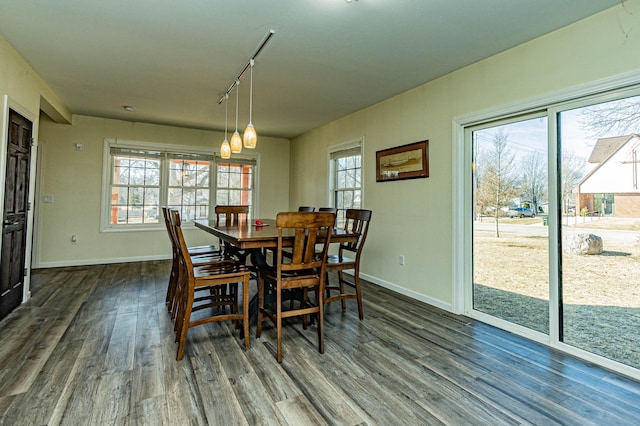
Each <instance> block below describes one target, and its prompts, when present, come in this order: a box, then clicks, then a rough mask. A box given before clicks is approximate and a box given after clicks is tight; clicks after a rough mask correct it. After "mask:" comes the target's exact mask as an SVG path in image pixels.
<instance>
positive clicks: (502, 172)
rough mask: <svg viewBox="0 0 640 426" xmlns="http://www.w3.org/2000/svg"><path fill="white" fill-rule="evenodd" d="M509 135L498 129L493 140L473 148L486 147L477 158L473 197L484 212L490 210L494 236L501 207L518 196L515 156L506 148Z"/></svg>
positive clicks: (478, 143) (477, 144) (497, 227)
mask: <svg viewBox="0 0 640 426" xmlns="http://www.w3.org/2000/svg"><path fill="white" fill-rule="evenodd" d="M508 138H509V135H508V134H507V133H506V132H505V131H504V128H502V127H500V128H498V130H497V131H496V132H495V133H494V134H493V138H492V139H491V140H490V141H489V142H487V143H486V144H485V143H482V142H478V141H476V147H475V149H476V150H478V149H479V145H480V144H482V145H486V148H484V149H482V152H483V155H482V156H481V157H480V159H481V160H482V163H476V168H477V169H476V170H477V173H479V175H477V176H476V179H477V180H476V185H477V189H476V197H477V203H478V204H479V205H482V206H483V207H484V209H485V210H492V211H493V214H494V217H495V223H496V237H500V228H499V225H498V223H499V222H498V219H499V214H500V211H501V209H502V208H503V207H507V206H509V205H510V204H511V202H512V200H513V199H514V198H515V197H516V196H517V195H518V189H517V179H516V178H515V177H514V176H513V171H514V168H515V162H514V157H515V156H514V154H513V153H512V151H511V149H510V148H509V145H508Z"/></svg>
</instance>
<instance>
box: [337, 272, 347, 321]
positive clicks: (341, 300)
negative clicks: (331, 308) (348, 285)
mask: <svg viewBox="0 0 640 426" xmlns="http://www.w3.org/2000/svg"><path fill="white" fill-rule="evenodd" d="M338 284H340V295H341V296H344V294H345V293H344V279H343V277H342V271H338ZM340 303H342V310H343V311H346V310H347V300H346V299H345V298H344V297H342V298H341V299H340Z"/></svg>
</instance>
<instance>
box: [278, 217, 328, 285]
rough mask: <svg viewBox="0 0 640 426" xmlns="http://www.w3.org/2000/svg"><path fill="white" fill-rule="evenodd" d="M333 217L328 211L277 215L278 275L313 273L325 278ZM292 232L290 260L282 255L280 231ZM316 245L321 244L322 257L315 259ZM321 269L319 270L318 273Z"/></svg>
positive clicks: (281, 233) (281, 235) (281, 232)
mask: <svg viewBox="0 0 640 426" xmlns="http://www.w3.org/2000/svg"><path fill="white" fill-rule="evenodd" d="M334 222H335V215H334V214H333V213H330V212H317V213H314V212H283V213H278V215H277V216H276V227H277V228H278V249H277V256H276V263H277V274H278V277H280V276H281V273H282V272H288V271H303V270H316V271H315V273H316V274H317V273H319V272H321V274H322V275H321V276H324V270H323V269H324V265H325V262H326V257H327V250H328V248H329V243H330V242H331V234H332V233H333V223H334ZM285 230H293V231H294V235H295V238H294V242H293V247H291V250H292V251H291V257H288V256H283V255H282V247H283V231H285ZM316 244H322V256H316ZM320 270H322V271H320Z"/></svg>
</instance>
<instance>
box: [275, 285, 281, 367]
mask: <svg viewBox="0 0 640 426" xmlns="http://www.w3.org/2000/svg"><path fill="white" fill-rule="evenodd" d="M276 327H277V329H278V363H282V290H281V289H279V288H278V290H277V291H276Z"/></svg>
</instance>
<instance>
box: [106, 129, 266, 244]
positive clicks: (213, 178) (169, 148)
mask: <svg viewBox="0 0 640 426" xmlns="http://www.w3.org/2000/svg"><path fill="white" fill-rule="evenodd" d="M112 147H117V148H129V149H137V150H146V151H157V152H163V153H174V154H186V155H189V154H192V155H193V154H195V155H202V156H209V157H210V158H211V163H210V172H209V173H210V177H209V203H210V205H209V218H211V217H213V216H215V212H214V206H215V204H216V199H215V195H216V192H215V190H216V184H217V161H220V162H231V163H233V162H234V160H238V161H245V162H252V163H254V171H253V190H252V205H253V210H254V214H257V199H258V197H257V194H258V179H257V176H258V164H259V154H246V155H243V156H242V157H238V158H237V159H234V158H232V159H230V160H222V159H221V158H220V157H219V153H215V152H212V151H211V150H208V149H206V148H200V147H194V146H186V145H174V144H163V143H157V142H142V141H131V140H122V139H112V138H106V139H104V145H103V156H102V157H103V165H102V196H101V217H100V232H130V231H157V230H160V229H164V228H165V225H164V220H163V219H162V217H159V220H158V223H148V224H120V225H118V224H111V223H110V215H111V177H112V174H113V163H112V159H113V157H112V155H111V149H112ZM168 169H169V163H168V161H166V160H165V161H163V163H162V164H161V171H160V195H159V202H158V205H159V206H163V205H166V204H167V202H168V200H167V198H168V190H169V170H168ZM184 225H185V226H187V227H189V226H193V224H191V223H190V222H185V223H184Z"/></svg>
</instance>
